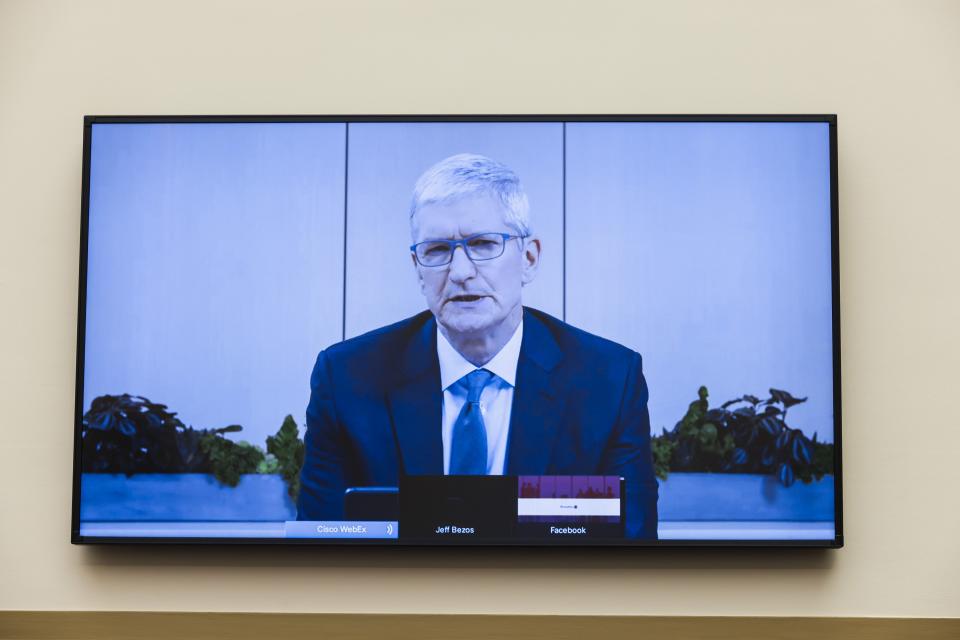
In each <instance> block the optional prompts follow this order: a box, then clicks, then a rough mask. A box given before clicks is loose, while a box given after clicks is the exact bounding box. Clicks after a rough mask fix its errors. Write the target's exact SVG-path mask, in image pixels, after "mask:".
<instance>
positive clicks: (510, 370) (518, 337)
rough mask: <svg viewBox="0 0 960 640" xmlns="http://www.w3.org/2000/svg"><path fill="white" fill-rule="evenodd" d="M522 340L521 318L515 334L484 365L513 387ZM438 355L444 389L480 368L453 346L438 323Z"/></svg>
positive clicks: (442, 387)
mask: <svg viewBox="0 0 960 640" xmlns="http://www.w3.org/2000/svg"><path fill="white" fill-rule="evenodd" d="M522 341H523V320H522V319H521V320H520V324H518V325H517V328H516V330H514V332H513V335H512V336H510V339H509V340H507V344H505V345H503V348H502V349H500V351H499V352H498V353H497V355H495V356H493V358H491V359H490V362H488V363H486V364H485V365H483V368H484V369H486V370H487V371H489V372H491V373H492V374H494V375H495V376H497V377H498V378H500V379H501V380H503V381H504V382H506V383H507V384H509V385H510V386H511V387H513V386H516V380H517V361H518V360H519V359H520V344H521V342H522ZM437 357H438V358H439V360H440V385H441V389H444V390H445V389H448V388H449V387H450V386H451V385H453V384H455V383H456V382H457V381H458V380H460V378H462V377H463V376H465V375H467V374H468V373H470V372H471V371H474V370H475V369H477V368H478V367H476V366H474V365H473V363H471V362H469V361H468V360H467V359H466V358H464V357H463V356H462V355H460V352H459V351H457V350H456V349H454V348H453V345H452V344H450V341H449V340H447V337H446V336H444V335H443V332H442V331H440V325H437Z"/></svg>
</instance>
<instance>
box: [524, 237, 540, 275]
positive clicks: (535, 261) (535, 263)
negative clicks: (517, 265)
mask: <svg viewBox="0 0 960 640" xmlns="http://www.w3.org/2000/svg"><path fill="white" fill-rule="evenodd" d="M521 260H522V261H523V274H522V276H521V278H522V281H523V284H530V283H531V282H533V279H534V278H536V277H537V270H538V269H539V268H540V238H537V237H533V238H527V239H526V240H525V241H524V246H523V255H522V256H521Z"/></svg>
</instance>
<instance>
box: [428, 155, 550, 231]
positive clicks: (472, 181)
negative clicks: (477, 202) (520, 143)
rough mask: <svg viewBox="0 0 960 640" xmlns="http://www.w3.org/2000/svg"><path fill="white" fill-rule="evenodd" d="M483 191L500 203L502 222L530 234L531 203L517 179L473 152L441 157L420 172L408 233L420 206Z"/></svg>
mask: <svg viewBox="0 0 960 640" xmlns="http://www.w3.org/2000/svg"><path fill="white" fill-rule="evenodd" d="M482 194H487V195H491V196H493V197H494V198H495V199H496V200H497V201H498V202H500V204H501V205H503V211H504V217H505V222H506V223H507V225H508V226H510V227H511V228H512V229H514V230H515V231H516V232H517V234H518V235H521V236H528V235H530V233H531V231H530V203H529V202H528V201H527V194H526V193H524V191H523V187H522V186H520V178H518V177H517V174H516V173H514V172H513V170H512V169H511V168H510V167H508V166H507V165H505V164H503V163H501V162H497V161H496V160H493V159H492V158H488V157H486V156H481V155H477V154H475V153H459V154H457V155H455V156H450V157H449V158H444V159H443V160H441V161H440V162H438V163H436V164H435V165H433V166H432V167H430V168H429V169H427V170H426V171H424V172H423V175H421V176H420V178H419V179H418V180H417V184H416V185H415V186H414V187H413V201H412V202H411V203H410V233H411V235H413V234H414V220H413V218H414V216H415V215H416V213H417V211H419V210H420V209H421V208H422V207H424V206H426V205H428V204H437V203H440V204H447V203H450V202H453V201H455V200H458V199H460V198H462V197H464V196H469V195H482ZM413 239H414V241H416V238H415V237H414V238H413Z"/></svg>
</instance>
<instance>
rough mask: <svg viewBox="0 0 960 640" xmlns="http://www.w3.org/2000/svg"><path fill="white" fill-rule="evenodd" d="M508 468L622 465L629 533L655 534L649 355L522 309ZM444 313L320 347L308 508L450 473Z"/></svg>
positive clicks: (537, 470) (325, 508)
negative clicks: (441, 341) (360, 490)
mask: <svg viewBox="0 0 960 640" xmlns="http://www.w3.org/2000/svg"><path fill="white" fill-rule="evenodd" d="M523 323H524V324H523V340H522V342H521V346H520V359H519V361H518V363H517V378H516V387H515V389H514V396H513V407H512V410H511V416H510V430H509V436H508V445H507V459H506V469H505V473H506V474H507V475H619V476H622V477H623V478H625V480H626V487H625V497H626V533H627V536H628V537H633V538H650V539H652V538H656V535H657V482H656V479H655V478H654V475H653V465H652V459H651V454H650V419H649V417H648V413H647V385H646V382H645V380H644V378H643V373H642V371H641V360H640V355H639V354H638V353H636V352H634V351H631V350H630V349H627V348H626V347H624V346H622V345H619V344H617V343H615V342H611V341H609V340H605V339H603V338H600V337H598V336H595V335H593V334H590V333H587V332H585V331H581V330H579V329H576V328H574V327H572V326H570V325H568V324H566V323H564V322H561V321H560V320H557V319H556V318H554V317H552V316H549V315H547V314H545V313H543V312H541V311H537V310H535V309H530V308H524V316H523ZM436 332H437V324H436V320H435V319H434V317H433V314H432V313H431V312H429V311H424V312H422V313H420V314H418V315H416V316H413V317H412V318H408V319H406V320H403V321H401V322H398V323H396V324H393V325H390V326H387V327H383V328H381V329H377V330H375V331H372V332H370V333H367V334H364V335H362V336H358V337H356V338H352V339H350V340H346V341H344V342H341V343H339V344H336V345H333V346H331V347H330V348H328V349H326V350H324V351H322V352H321V353H320V355H319V356H318V357H317V363H316V365H315V367H314V369H313V375H312V376H311V379H310V388H311V395H310V404H309V406H308V408H307V433H306V438H305V442H306V459H305V461H304V466H303V470H302V472H301V480H302V483H301V489H300V498H299V505H298V507H299V508H298V511H299V515H298V517H299V518H300V519H301V520H338V519H342V518H343V509H344V490H345V489H347V488H348V487H360V486H397V485H398V484H399V478H400V475H401V474H407V475H443V442H442V440H441V434H440V423H441V408H442V400H443V391H442V389H441V388H440V364H439V361H438V358H437V336H436Z"/></svg>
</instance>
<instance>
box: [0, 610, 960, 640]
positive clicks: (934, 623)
mask: <svg viewBox="0 0 960 640" xmlns="http://www.w3.org/2000/svg"><path fill="white" fill-rule="evenodd" d="M646 637H649V638H654V639H670V640H675V639H676V640H684V639H685V638H697V639H698V640H714V639H716V640H727V639H729V640H734V639H735V640H752V639H753V638H757V639H761V638H762V639H763V640H792V639H794V638H795V639H796V640H833V639H837V640H840V639H842V640H858V639H861V638H862V639H863V640H885V639H887V638H891V639H892V638H898V639H899V638H910V639H911V640H926V639H931V640H933V639H937V640H939V639H941V638H943V639H944V640H947V639H949V640H955V639H956V638H960V618H812V617H811V618H786V617H693V616H691V617H685V616H541V615H535V616H532V615H421V614H416V615H413V614H411V615H401V614H326V613H180V612H96V611H90V612H80V611H0V638H3V639H7V638H11V639H12V638H16V639H18V640H54V639H56V640H110V639H112V638H123V639H124V640H153V639H160V638H163V639H167V638H176V639H188V638H205V639H210V640H219V639H221V638H223V639H224V640H226V639H229V640H264V639H276V640H300V639H301V638H302V639H304V640H334V639H336V640H339V639H347V640H351V639H354V638H356V639H360V638H363V639H368V638H370V639H374V640H404V639H406V638H411V639H414V638H415V639H417V640H421V639H424V638H443V639H445V640H473V639H475V638H476V639H480V638H483V639H485V640H486V639H489V638H532V639H541V638H542V639H543V640H568V639H569V640H591V639H592V640H620V639H621V638H622V639H624V640H626V639H629V640H638V639H640V638H646Z"/></svg>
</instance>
